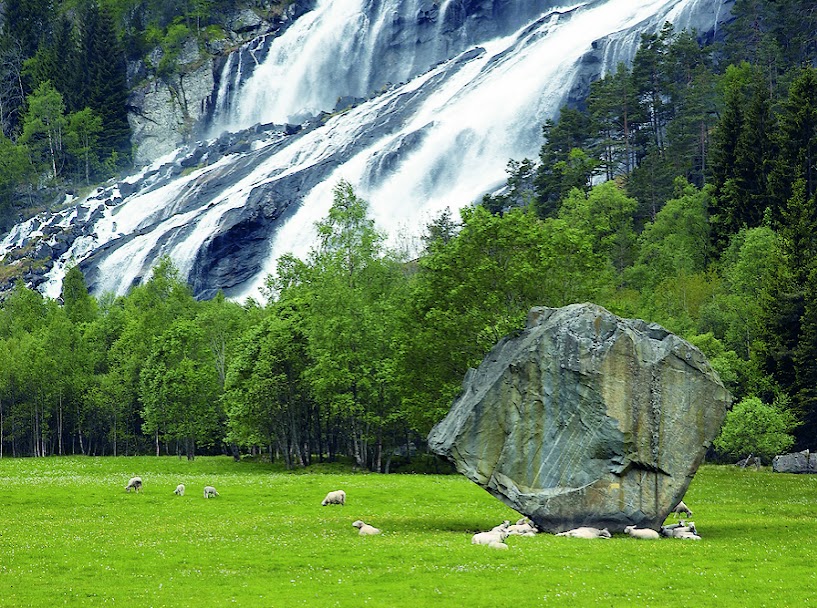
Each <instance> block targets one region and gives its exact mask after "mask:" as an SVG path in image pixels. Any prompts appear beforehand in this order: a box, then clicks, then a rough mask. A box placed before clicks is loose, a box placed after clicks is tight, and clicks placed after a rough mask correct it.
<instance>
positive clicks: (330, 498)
mask: <svg viewBox="0 0 817 608" xmlns="http://www.w3.org/2000/svg"><path fill="white" fill-rule="evenodd" d="M345 504H346V492H344V491H343V490H335V491H334V492H329V494H327V495H326V498H324V499H323V500H322V501H321V506H323V507H325V506H326V505H345Z"/></svg>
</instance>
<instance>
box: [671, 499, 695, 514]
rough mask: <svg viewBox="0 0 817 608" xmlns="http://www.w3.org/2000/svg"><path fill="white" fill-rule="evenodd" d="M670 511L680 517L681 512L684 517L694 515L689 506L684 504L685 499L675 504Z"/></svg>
mask: <svg viewBox="0 0 817 608" xmlns="http://www.w3.org/2000/svg"><path fill="white" fill-rule="evenodd" d="M670 513H675V516H676V517H679V516H680V515H681V513H683V514H684V517H691V516H692V511H690V509H689V507H688V506H686V505H685V504H684V501H683V500H682V501H681V502H679V503H678V504H677V505H675V507H674V508H673V509H672V511H670Z"/></svg>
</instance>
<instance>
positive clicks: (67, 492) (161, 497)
mask: <svg viewBox="0 0 817 608" xmlns="http://www.w3.org/2000/svg"><path fill="white" fill-rule="evenodd" d="M318 471H319V472H313V473H308V474H303V473H301V474H297V473H288V472H283V471H281V470H280V469H277V468H275V467H273V466H271V465H268V464H262V463H255V462H240V463H235V462H233V461H232V460H231V459H228V458H197V459H196V460H195V461H193V462H188V461H187V460H179V459H176V458H155V457H144V458H142V457H136V458H134V457H131V458H42V459H17V460H14V459H2V460H0V606H15V607H16V606H20V607H22V606H56V605H69V606H80V605H82V606H97V605H114V606H194V605H197V606H225V605H229V604H234V605H239V606H322V607H328V606H350V607H351V606H354V607H359V606H407V605H411V606H420V607H422V606H467V607H469V608H474V607H478V606H486V607H488V606H491V607H496V606H513V607H516V608H522V607H525V606H551V605H553V606H616V607H617V606H673V607H677V606H718V607H723V606H752V607H760V606H770V607H771V606H774V607H782V606H798V607H800V606H808V605H813V602H814V601H815V598H814V590H815V589H817V573H815V568H814V566H813V563H812V561H811V556H812V553H813V550H814V544H815V539H817V477H814V476H795V475H784V474H776V473H772V472H770V471H768V470H761V471H748V470H747V471H744V470H739V469H737V468H735V467H727V466H704V467H702V468H701V470H699V472H698V474H697V475H696V477H695V479H694V481H693V482H692V485H691V486H690V489H689V491H688V493H687V496H686V498H685V501H686V502H687V504H689V506H690V507H691V508H692V509H693V510H694V511H695V516H694V517H693V519H694V520H695V522H696V524H697V526H698V530H699V532H700V534H701V535H702V536H703V540H701V541H699V542H695V541H681V540H670V539H661V540H659V541H638V540H635V539H631V538H629V537H625V536H621V535H616V536H614V538H613V539H612V540H607V541H605V540H596V541H586V540H580V539H570V538H561V537H555V536H552V535H549V534H540V535H538V536H537V537H534V538H520V537H511V538H509V539H508V544H509V545H510V549H509V550H508V551H496V550H492V549H488V548H487V547H481V546H473V545H471V544H470V538H471V535H472V534H473V533H474V532H476V531H480V530H486V529H489V528H491V527H493V526H494V525H496V524H498V523H500V522H501V521H502V520H504V519H512V520H515V519H517V518H518V514H516V513H515V512H514V511H512V510H510V509H509V508H507V507H506V506H504V505H503V504H502V503H500V502H499V501H497V500H496V499H494V498H493V497H492V496H490V495H489V494H488V493H486V492H484V491H483V490H482V489H480V488H478V487H477V486H475V485H473V484H472V483H471V482H469V481H467V480H466V479H464V478H463V477H461V476H459V475H376V474H364V473H353V472H350V471H340V472H338V470H337V469H328V471H330V472H321V469H320V468H318ZM133 475H141V476H142V478H143V480H144V488H143V491H142V492H141V493H140V494H132V493H126V492H125V491H124V486H125V484H126V483H127V480H128V478H129V477H131V476H133ZM179 482H184V483H185V484H186V486H187V493H186V495H185V496H184V497H178V496H175V495H174V494H173V489H174V488H175V487H176V484H177V483H179ZM208 484H211V485H214V486H215V487H216V488H218V491H219V492H220V496H219V497H217V498H213V499H208V500H205V499H204V498H203V496H202V489H203V487H204V486H205V485H208ZM339 488H342V489H344V490H346V492H347V494H348V501H347V505H346V506H344V507H341V506H327V507H322V506H321V504H320V503H321V500H322V499H323V497H324V496H325V494H326V492H328V491H330V490H335V489H339ZM356 519H363V520H364V521H366V522H368V523H371V524H373V525H375V526H377V527H379V528H381V529H382V530H383V534H381V535H380V536H374V537H360V536H358V535H357V530H356V529H355V528H353V527H352V525H351V524H352V522H353V521H354V520H356Z"/></svg>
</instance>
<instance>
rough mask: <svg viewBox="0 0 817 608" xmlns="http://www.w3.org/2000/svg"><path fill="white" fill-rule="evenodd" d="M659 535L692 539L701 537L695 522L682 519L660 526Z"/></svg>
mask: <svg viewBox="0 0 817 608" xmlns="http://www.w3.org/2000/svg"><path fill="white" fill-rule="evenodd" d="M661 535H662V536H666V537H668V538H691V539H692V540H700V538H701V537H700V536H698V530H697V528H696V527H695V522H694V521H690V522H686V523H685V522H684V521H683V520H681V521H680V522H678V523H677V524H673V525H670V526H661Z"/></svg>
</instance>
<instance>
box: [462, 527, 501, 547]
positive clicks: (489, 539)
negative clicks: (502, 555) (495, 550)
mask: <svg viewBox="0 0 817 608" xmlns="http://www.w3.org/2000/svg"><path fill="white" fill-rule="evenodd" d="M506 538H508V533H507V532H506V531H505V530H489V531H488V532H477V533H476V534H474V535H473V536H472V537H471V544H472V545H490V544H491V543H504V542H505V539H506Z"/></svg>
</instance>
